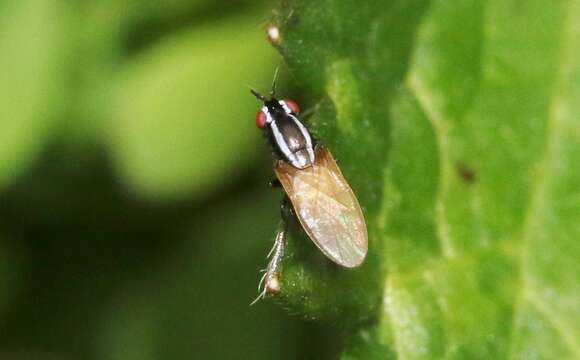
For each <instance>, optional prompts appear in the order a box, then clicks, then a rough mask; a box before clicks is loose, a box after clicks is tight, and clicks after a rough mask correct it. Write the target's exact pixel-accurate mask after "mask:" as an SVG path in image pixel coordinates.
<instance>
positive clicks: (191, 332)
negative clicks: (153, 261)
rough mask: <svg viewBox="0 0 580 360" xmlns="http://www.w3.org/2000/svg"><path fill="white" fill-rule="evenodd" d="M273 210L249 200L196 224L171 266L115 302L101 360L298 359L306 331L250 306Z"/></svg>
mask: <svg viewBox="0 0 580 360" xmlns="http://www.w3.org/2000/svg"><path fill="white" fill-rule="evenodd" d="M240 204H243V206H240ZM274 207H276V203H275V202H274V201H272V198H271V197H270V199H268V198H265V197H263V196H259V197H256V196H251V197H250V196H246V197H243V198H239V199H231V201H230V202H229V203H228V204H227V205H226V206H223V205H222V206H218V207H214V208H213V209H211V210H210V211H208V213H207V215H206V216H203V217H200V218H198V219H196V220H195V222H194V223H192V232H191V233H189V234H187V236H186V237H185V239H186V242H185V243H184V246H183V248H182V249H180V251H178V252H176V253H175V254H174V258H172V259H171V261H170V262H168V263H170V264H172V265H171V266H169V267H165V268H152V269H151V271H150V273H148V274H147V277H146V279H147V280H146V281H145V282H144V283H143V284H141V285H137V284H133V286H131V287H130V288H129V289H128V290H126V291H124V292H125V293H126V295H124V296H122V297H121V298H120V299H118V300H117V301H115V302H114V306H115V307H114V309H113V312H112V313H111V316H110V319H106V320H107V321H106V322H105V324H104V327H103V339H102V340H103V342H101V343H100V345H102V349H101V350H100V351H101V352H102V353H103V356H102V357H101V358H102V359H109V360H112V359H122V360H132V359H136V360H137V359H138V360H149V359H166V360H172V359H187V358H196V359H298V358H301V356H300V353H301V352H302V351H303V350H304V349H302V348H301V347H300V346H296V345H297V344H299V339H301V338H302V336H306V334H304V335H301V334H300V333H299V330H301V331H304V330H305V328H304V327H303V326H302V327H298V324H297V323H296V322H295V321H290V320H288V319H285V318H286V316H285V314H283V313H282V312H281V311H276V309H275V308H274V307H272V306H268V304H265V303H262V304H259V305H257V306H253V307H250V306H249V303H250V301H251V300H252V299H253V298H254V297H255V296H256V295H257V291H256V282H257V279H258V277H259V273H258V271H257V270H258V268H259V267H260V266H263V265H264V262H265V259H264V256H265V252H266V251H267V249H268V247H270V246H271V241H272V236H273V234H272V224H275V222H276V217H277V215H278V214H277V212H272V211H271V209H272V208H274ZM250 225H251V226H250ZM143 285H144V286H143Z"/></svg>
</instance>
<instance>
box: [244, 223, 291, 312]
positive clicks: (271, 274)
mask: <svg viewBox="0 0 580 360" xmlns="http://www.w3.org/2000/svg"><path fill="white" fill-rule="evenodd" d="M285 241H286V222H285V221H284V220H282V223H281V225H280V229H279V230H278V233H277V234H276V240H275V241H274V247H273V248H272V250H270V254H268V257H269V258H270V262H269V263H268V266H267V267H266V269H265V272H264V275H263V276H262V278H261V279H260V283H259V284H258V290H260V289H262V290H261V291H260V294H259V295H258V297H257V298H256V299H255V300H254V301H252V303H251V304H250V306H251V305H254V304H255V303H256V302H258V300H260V299H263V298H265V297H266V295H268V294H277V293H279V292H280V281H279V279H278V268H279V266H280V261H281V260H282V256H284V242H285Z"/></svg>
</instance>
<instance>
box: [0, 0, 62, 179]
mask: <svg viewBox="0 0 580 360" xmlns="http://www.w3.org/2000/svg"><path fill="white" fill-rule="evenodd" d="M61 5H62V4H61V3H60V2H58V1H42V0H22V1H7V2H4V3H2V4H1V5H0V69H2V70H1V71H2V75H0V188H2V187H4V186H6V184H8V183H9V182H10V181H11V180H12V179H13V178H14V177H15V176H17V175H19V174H20V173H22V171H24V170H25V169H26V168H27V167H28V166H29V165H30V164H31V162H32V161H34V160H35V158H36V157H37V155H38V153H39V151H40V150H41V149H42V145H43V144H44V143H45V141H46V138H47V135H48V134H49V132H50V130H51V129H52V127H53V125H54V120H55V118H56V111H57V107H56V106H58V103H59V102H61V103H62V102H64V100H65V99H64V98H63V97H64V92H63V87H64V86H63V85H64V83H63V81H62V70H63V67H62V66H63V62H64V57H63V52H62V50H63V47H62V45H63V42H62V41H63V33H64V30H65V26H66V22H67V14H66V13H65V12H64V9H63V8H62V6H61Z"/></svg>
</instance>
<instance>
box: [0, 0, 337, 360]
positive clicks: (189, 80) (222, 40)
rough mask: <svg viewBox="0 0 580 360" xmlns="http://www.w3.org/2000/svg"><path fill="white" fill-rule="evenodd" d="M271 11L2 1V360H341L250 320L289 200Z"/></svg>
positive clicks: (243, 5)
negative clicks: (279, 185)
mask: <svg viewBox="0 0 580 360" xmlns="http://www.w3.org/2000/svg"><path fill="white" fill-rule="evenodd" d="M273 6H274V4H272V3H269V2H266V1H249V0H248V1H243V0H236V1H229V2H214V1H210V0H170V1H160V0H152V1H145V2H142V1H136V0H121V1H119V0H102V1H73V0H53V1H44V0H8V1H2V2H0V69H2V75H1V81H0V191H1V192H0V319H1V320H0V321H1V331H0V334H1V336H0V359H139V360H146V359H186V358H187V359H234V358H236V359H242V358H244V359H274V358H276V359H297V358H317V359H320V358H328V357H333V351H336V350H338V348H337V347H336V342H337V340H336V334H333V333H332V332H330V330H329V328H325V327H324V326H323V325H315V324H312V323H305V322H302V321H299V320H298V319H297V318H291V317H288V316H287V314H286V313H284V311H283V309H280V308H279V307H278V306H275V305H274V304H273V303H272V302H270V301H265V302H262V303H260V304H259V305H257V306H254V307H249V306H248V304H249V303H250V301H251V300H252V299H253V298H254V297H255V295H256V283H257V280H258V278H259V274H258V272H257V271H258V269H259V268H261V267H263V266H264V265H265V261H266V260H265V258H264V256H265V254H266V253H267V251H268V250H269V248H270V246H271V244H272V237H273V235H274V230H275V227H276V225H277V221H278V217H279V213H278V202H279V200H280V198H281V194H280V193H279V192H278V191H270V190H269V189H267V187H266V184H267V181H268V180H269V178H270V177H271V176H272V175H271V163H270V159H269V155H268V152H267V151H266V148H265V146H264V144H263V142H262V139H261V138H260V134H259V132H258V131H256V130H255V127H254V120H253V119H254V114H255V111H256V110H257V108H258V104H257V102H256V100H255V99H254V98H253V97H251V96H250V95H249V93H248V88H247V85H252V86H255V87H257V88H258V89H268V87H269V84H270V81H271V77H272V74H273V72H274V68H275V67H276V66H277V64H278V63H279V62H280V58H279V55H277V53H276V51H275V50H274V49H273V48H272V47H271V46H270V45H269V44H268V43H267V41H266V40H265V34H264V30H265V27H266V24H267V21H268V19H269V17H270V16H271V13H270V12H271V8H272V7H273ZM333 349H334V350H333Z"/></svg>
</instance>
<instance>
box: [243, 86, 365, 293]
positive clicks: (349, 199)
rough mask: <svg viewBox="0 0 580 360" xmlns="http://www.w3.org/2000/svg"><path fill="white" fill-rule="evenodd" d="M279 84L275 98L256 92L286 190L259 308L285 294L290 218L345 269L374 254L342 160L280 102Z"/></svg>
mask: <svg viewBox="0 0 580 360" xmlns="http://www.w3.org/2000/svg"><path fill="white" fill-rule="evenodd" d="M275 84H276V76H274V82H273V84H272V91H271V93H270V97H269V98H267V97H265V96H263V95H261V94H260V93H258V92H257V91H255V90H253V89H252V90H251V92H252V94H253V95H254V96H255V97H256V98H258V99H259V100H260V101H262V103H263V106H262V108H261V109H260V110H259V111H258V113H257V114H256V126H257V127H258V128H259V129H261V130H262V131H263V132H264V133H265V135H266V138H267V139H268V142H269V144H270V146H271V148H272V150H273V153H274V155H275V157H276V162H275V165H274V172H275V174H276V178H277V179H276V180H275V182H276V183H278V184H279V185H281V186H282V187H283V188H284V191H285V197H284V200H282V206H281V209H282V221H281V224H280V227H279V229H278V232H277V234H276V238H275V241H274V247H273V248H272V250H271V251H270V254H268V257H269V258H270V261H269V263H268V266H267V268H266V269H265V273H264V276H262V279H261V280H260V283H259V285H258V288H259V290H260V289H261V291H260V294H259V296H258V298H257V299H256V300H255V301H254V303H255V302H256V301H257V300H259V299H261V298H264V297H265V296H266V294H276V293H278V292H280V281H279V279H278V268H279V265H280V261H281V259H282V256H283V255H284V244H285V239H286V232H287V224H286V219H288V217H289V216H294V217H296V218H297V219H298V221H299V222H300V224H301V226H302V228H303V229H304V231H305V232H306V234H307V235H308V236H309V237H310V239H311V240H312V241H313V242H314V244H316V246H317V247H318V248H319V249H320V251H321V252H322V253H323V254H324V255H325V256H326V257H327V258H328V259H330V260H331V261H333V262H334V263H336V264H338V265H340V266H342V267H345V268H355V267H358V266H360V265H361V264H362V263H363V261H364V259H365V257H366V254H367V250H368V235H367V228H366V224H365V221H364V217H363V213H362V210H361V208H360V205H359V203H358V200H357V198H356V196H355V195H354V193H353V191H352V189H351V188H350V186H349V185H348V183H347V181H346V180H345V178H344V176H343V175H342V173H341V172H340V169H339V168H338V165H337V164H336V160H335V159H334V157H333V156H332V154H331V153H330V151H329V150H328V149H327V148H326V147H324V146H323V145H322V144H320V143H318V142H316V140H315V139H314V138H313V137H312V135H311V133H310V131H309V130H308V128H307V127H306V126H305V125H304V123H303V122H302V121H301V120H300V119H299V118H298V114H299V113H300V108H299V106H298V104H297V103H296V102H294V101H292V100H290V99H283V100H279V99H277V98H275V94H274V93H275ZM252 304H253V303H252Z"/></svg>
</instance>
